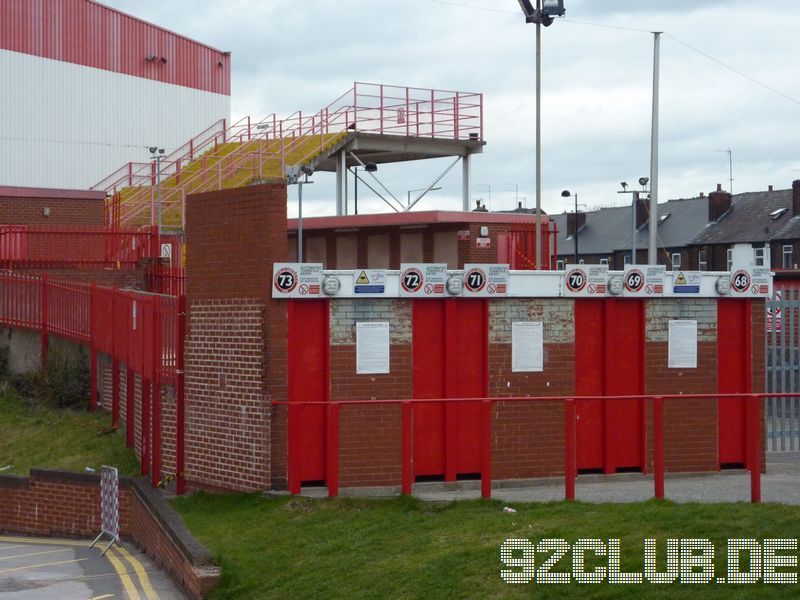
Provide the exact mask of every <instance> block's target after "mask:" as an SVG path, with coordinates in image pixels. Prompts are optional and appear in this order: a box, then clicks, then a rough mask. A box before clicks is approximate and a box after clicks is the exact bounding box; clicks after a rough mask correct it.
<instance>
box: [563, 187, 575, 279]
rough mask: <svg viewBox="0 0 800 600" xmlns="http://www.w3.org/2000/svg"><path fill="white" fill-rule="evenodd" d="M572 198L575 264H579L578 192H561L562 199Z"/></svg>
mask: <svg viewBox="0 0 800 600" xmlns="http://www.w3.org/2000/svg"><path fill="white" fill-rule="evenodd" d="M570 196H574V197H575V217H574V218H575V233H574V234H573V236H572V237H573V240H574V241H575V264H576V265H577V264H578V192H575V193H574V194H570V193H569V190H564V191H563V192H561V197H562V198H569V197H570Z"/></svg>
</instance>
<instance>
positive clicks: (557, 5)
mask: <svg viewBox="0 0 800 600" xmlns="http://www.w3.org/2000/svg"><path fill="white" fill-rule="evenodd" d="M566 12H567V11H566V10H564V0H544V1H543V2H542V15H543V16H544V17H549V18H550V23H552V22H553V20H552V17H563V16H564V13H566ZM542 25H544V26H545V27H547V25H548V23H546V22H545V21H544V20H542Z"/></svg>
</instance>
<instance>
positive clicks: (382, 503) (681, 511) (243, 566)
mask: <svg viewBox="0 0 800 600" xmlns="http://www.w3.org/2000/svg"><path fill="white" fill-rule="evenodd" d="M173 504H174V506H175V508H176V509H177V510H178V511H179V512H180V513H181V514H182V515H183V517H184V519H185V521H186V523H187V525H188V526H189V528H190V529H191V530H192V532H193V533H194V534H195V535H197V536H198V537H199V539H201V540H202V541H203V543H205V544H206V545H207V546H208V548H209V549H210V550H211V551H212V552H213V553H214V555H215V557H216V559H217V560H218V562H219V564H220V566H221V567H222V569H223V575H222V579H221V581H220V584H219V586H218V588H217V589H216V590H215V592H214V595H213V597H214V598H517V597H536V598H560V597H581V598H583V597H589V598H612V597H613V598H639V597H642V596H645V597H657V598H675V597H685V598H692V599H694V598H728V597H732V596H733V597H737V598H739V597H741V598H779V597H789V596H792V597H795V596H796V594H797V593H798V592H797V590H798V586H797V585H765V584H756V585H717V584H707V585H690V584H677V583H676V584H671V585H653V584H649V583H644V584H641V585H609V584H607V583H603V584H600V585H586V584H578V583H574V582H573V583H571V584H569V585H541V584H537V583H529V584H525V585H509V584H507V583H505V582H504V581H503V580H502V579H501V577H500V571H501V569H504V568H507V567H505V566H504V565H502V564H501V562H500V546H501V544H502V542H503V541H504V540H505V539H507V538H527V539H529V540H531V541H532V542H533V543H534V544H536V543H538V542H539V541H540V540H542V539H544V538H563V539H566V540H567V541H568V542H570V543H574V542H575V541H576V540H577V539H579V538H599V539H601V540H608V539H612V538H614V539H620V542H621V550H622V562H621V569H622V570H623V571H632V572H636V571H638V572H640V573H641V572H643V570H644V558H643V540H644V539H645V538H656V539H657V540H658V542H657V543H658V546H657V548H658V566H659V570H662V571H663V570H665V558H664V554H665V546H666V540H667V539H668V538H707V539H709V540H711V541H712V542H713V543H714V545H715V548H716V555H715V560H714V562H715V567H716V575H723V576H724V575H725V573H726V562H725V561H726V557H725V545H726V542H727V539H728V538H755V539H757V540H763V539H766V538H795V539H796V538H798V537H800V519H798V517H800V509H798V508H797V507H790V506H782V505H755V506H754V505H750V504H716V505H710V504H689V505H686V504H684V505H678V504H673V503H670V502H657V501H650V502H645V503H638V504H624V505H623V504H582V503H565V502H561V503H549V504H519V505H514V507H515V508H516V509H517V511H518V512H517V513H516V514H508V513H504V512H503V510H502V509H503V504H501V503H499V502H485V501H461V502H456V503H437V504H431V503H423V502H420V501H417V500H413V499H407V498H400V499H395V500H353V499H347V500H345V499H342V500H335V501H332V500H308V499H301V498H265V497H263V496H259V495H207V494H197V495H194V496H189V497H185V498H178V499H176V500H174V501H173ZM789 554H794V556H797V551H795V552H793V553H791V552H790V553H789ZM570 557H571V555H569V554H568V555H567V556H566V557H565V558H564V559H562V560H561V561H560V562H559V563H558V564H557V565H556V567H555V568H554V571H561V572H565V571H569V570H570V568H571V558H570ZM587 557H590V558H592V555H591V553H590V554H587ZM545 558H546V555H544V554H537V555H536V561H537V563H536V564H537V567H538V566H540V565H541V563H542V562H543V561H544V560H545ZM593 558H594V560H587V569H591V568H593V565H607V564H608V559H607V557H602V559H598V558H596V557H593ZM742 562H743V566H742V570H747V564H748V563H747V554H746V553H745V554H744V555H743V559H742ZM797 570H798V569H797V566H795V567H793V568H790V569H788V571H793V572H795V573H796V572H797Z"/></svg>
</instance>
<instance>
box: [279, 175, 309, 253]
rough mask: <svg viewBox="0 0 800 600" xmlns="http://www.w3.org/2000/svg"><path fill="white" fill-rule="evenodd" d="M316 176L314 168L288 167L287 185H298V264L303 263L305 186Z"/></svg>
mask: <svg viewBox="0 0 800 600" xmlns="http://www.w3.org/2000/svg"><path fill="white" fill-rule="evenodd" d="M301 174H303V175H305V179H304V180H303V181H300V175H301ZM313 174H314V169H313V168H312V167H309V166H306V165H302V166H297V165H295V166H292V167H286V183H288V184H289V185H293V184H297V262H299V263H302V262H303V186H304V185H311V184H312V183H314V182H313V181H309V180H308V178H309V176H311V175H313Z"/></svg>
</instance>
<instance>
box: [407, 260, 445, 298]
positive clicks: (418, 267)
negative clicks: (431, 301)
mask: <svg viewBox="0 0 800 600" xmlns="http://www.w3.org/2000/svg"><path fill="white" fill-rule="evenodd" d="M446 280H447V264H445V263H441V264H439V263H435V264H424V263H404V264H402V265H400V295H401V296H408V297H410V298H438V297H442V296H444V295H445V291H444V290H445V283H446Z"/></svg>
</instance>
